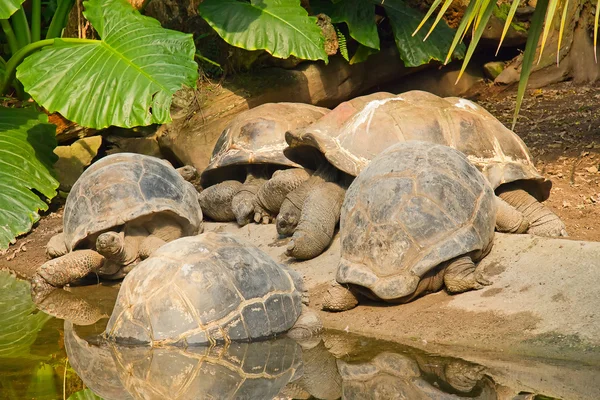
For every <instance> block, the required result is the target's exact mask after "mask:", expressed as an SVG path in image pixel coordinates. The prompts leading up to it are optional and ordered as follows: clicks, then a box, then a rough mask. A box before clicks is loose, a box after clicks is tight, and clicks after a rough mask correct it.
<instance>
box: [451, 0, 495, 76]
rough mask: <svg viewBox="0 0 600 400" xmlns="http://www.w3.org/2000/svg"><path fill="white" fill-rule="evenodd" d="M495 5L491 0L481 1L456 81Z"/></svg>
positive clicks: (469, 58)
mask: <svg viewBox="0 0 600 400" xmlns="http://www.w3.org/2000/svg"><path fill="white" fill-rule="evenodd" d="M495 7H496V2H495V1H492V0H487V3H482V5H481V8H480V10H479V11H480V12H479V18H478V20H477V21H476V23H475V32H474V33H473V37H472V38H471V43H469V48H468V49H467V54H466V55H465V59H464V61H463V63H462V66H461V68H460V72H459V74H458V78H457V79H456V82H457V83H458V81H459V80H460V78H461V77H462V74H463V73H464V72H465V69H466V68H467V65H468V64H469V61H471V57H472V56H473V53H474V52H475V48H476V47H477V43H479V39H481V36H482V35H483V31H484V30H485V27H486V25H487V23H488V21H489V20H490V17H491V16H492V12H493V11H494V8H495Z"/></svg>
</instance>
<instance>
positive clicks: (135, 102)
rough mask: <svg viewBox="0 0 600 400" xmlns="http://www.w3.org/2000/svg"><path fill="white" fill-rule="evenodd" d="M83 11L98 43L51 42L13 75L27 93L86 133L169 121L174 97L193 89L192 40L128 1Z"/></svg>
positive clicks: (103, 2) (102, 1) (104, 0)
mask: <svg viewBox="0 0 600 400" xmlns="http://www.w3.org/2000/svg"><path fill="white" fill-rule="evenodd" d="M83 4H84V6H85V12H84V15H85V17H86V18H87V19H88V20H89V21H90V22H91V24H92V26H93V27H94V28H95V29H96V31H97V32H98V34H99V35H100V37H101V38H102V40H84V39H56V40H55V43H54V45H52V46H48V47H45V48H44V49H42V50H41V51H39V52H37V53H34V54H33V55H31V56H29V57H27V58H26V59H25V61H24V62H23V63H22V64H21V65H20V66H19V67H18V68H17V78H18V79H19V80H20V81H21V82H22V83H23V86H24V87H25V90H26V91H27V92H28V93H29V94H30V95H31V96H32V97H33V98H34V99H35V100H36V101H37V102H38V103H39V104H41V105H42V106H44V107H45V108H46V109H47V110H48V111H50V112H55V111H58V112H59V113H60V114H62V115H63V116H64V117H65V118H67V119H69V120H71V121H74V122H76V123H78V124H80V125H83V126H87V127H91V128H96V129H101V128H105V127H107V126H110V125H115V126H121V127H127V128H128V127H133V126H144V125H150V124H154V123H165V122H169V121H170V120H171V117H170V113H169V109H170V105H171V97H172V95H173V93H175V92H176V91H177V90H179V89H180V88H181V87H182V86H183V85H187V86H192V87H194V86H195V85H196V80H197V77H198V68H197V64H196V63H195V62H194V54H195V46H194V41H193V38H192V35H188V34H183V33H181V32H176V31H171V30H168V29H163V28H162V27H161V26H160V23H159V22H158V21H157V20H155V19H153V18H150V17H145V16H142V15H141V14H140V13H139V12H138V11H136V10H134V9H133V7H132V6H131V5H130V4H129V3H128V2H127V1H126V0H90V1H85V2H84V3H83Z"/></svg>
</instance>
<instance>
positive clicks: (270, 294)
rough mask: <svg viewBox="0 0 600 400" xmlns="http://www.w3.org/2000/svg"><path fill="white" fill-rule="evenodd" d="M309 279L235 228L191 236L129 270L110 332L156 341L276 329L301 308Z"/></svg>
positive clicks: (211, 339) (250, 335)
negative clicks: (243, 237) (233, 231)
mask: <svg viewBox="0 0 600 400" xmlns="http://www.w3.org/2000/svg"><path fill="white" fill-rule="evenodd" d="M301 282H302V280H301V278H300V277H299V276H298V275H297V274H296V273H295V272H294V271H292V270H290V269H287V268H285V267H283V266H281V265H280V264H278V263H276V262H275V261H273V259H271V258H270V257H269V256H268V255H267V254H266V253H264V252H263V251H261V250H259V249H258V248H256V247H254V246H252V245H250V244H246V243H244V242H242V241H240V240H239V239H237V238H236V237H235V236H232V235H229V234H218V233H214V232H209V233H204V234H201V235H197V236H192V237H184V238H181V239H177V240H174V241H172V242H169V243H167V244H166V245H164V246H162V247H161V248H160V249H158V250H157V251H155V252H154V253H153V254H152V255H151V256H150V257H149V258H147V259H146V260H144V261H142V262H141V263H140V264H138V265H137V266H136V267H135V268H134V269H133V271H132V272H130V273H129V274H128V275H127V276H126V277H125V280H124V281H123V284H122V287H121V289H120V291H119V296H118V298H117V302H116V305H115V309H114V311H113V313H112V315H111V317H110V320H109V322H108V326H107V328H106V335H107V337H108V338H109V339H112V340H116V341H122V340H128V339H132V340H134V341H138V342H144V343H150V344H151V345H153V346H155V345H162V344H169V343H184V344H210V343H216V342H223V341H225V342H228V341H250V340H255V339H261V338H266V337H270V336H274V335H276V334H278V333H282V332H285V331H287V330H288V329H290V328H291V327H292V326H293V325H294V323H295V322H296V320H297V319H298V317H299V316H300V312H301V306H302V302H301V292H300V291H299V290H301V284H302V283H301Z"/></svg>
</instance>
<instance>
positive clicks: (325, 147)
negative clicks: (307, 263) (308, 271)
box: [278, 91, 567, 256]
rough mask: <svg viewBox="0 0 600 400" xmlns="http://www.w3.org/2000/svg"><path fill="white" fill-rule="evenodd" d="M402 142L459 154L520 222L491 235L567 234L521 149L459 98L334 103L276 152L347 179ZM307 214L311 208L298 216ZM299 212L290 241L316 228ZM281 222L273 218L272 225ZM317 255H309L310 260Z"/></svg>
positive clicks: (419, 95)
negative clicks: (317, 162) (308, 158)
mask: <svg viewBox="0 0 600 400" xmlns="http://www.w3.org/2000/svg"><path fill="white" fill-rule="evenodd" d="M408 140H422V141H428V142H432V143H438V144H443V145H446V146H450V147H453V148H456V149H457V150H459V151H461V152H462V153H464V154H465V155H466V156H467V157H468V159H469V161H470V162H471V163H473V165H475V166H476V167H477V168H478V169H479V170H480V171H481V172H482V173H483V174H484V176H485V177H486V178H487V180H488V181H489V182H490V184H491V185H492V187H493V188H494V189H495V190H496V192H497V194H498V195H499V196H500V197H501V198H502V199H503V200H504V201H505V202H508V203H509V204H510V205H511V206H512V207H514V208H516V210H514V211H513V212H514V213H515V215H514V216H513V217H512V218H513V219H518V218H519V216H518V215H517V214H520V218H521V220H522V221H521V222H520V223H519V222H514V221H513V222H512V223H511V224H510V225H509V226H500V227H499V230H502V231H507V232H516V233H523V232H525V231H527V232H528V233H532V234H538V235H543V236H566V235H567V233H566V230H565V226H564V224H563V223H562V221H560V219H559V218H558V217H557V216H556V215H555V214H554V213H552V212H551V211H550V210H549V209H547V208H546V207H545V206H544V205H542V204H541V202H542V201H544V200H546V199H547V198H548V196H549V195H550V189H551V186H552V183H551V182H550V181H549V180H547V179H545V178H544V177H543V176H541V175H540V174H539V172H538V171H537V170H536V168H535V166H534V164H533V161H532V158H531V155H530V154H529V150H528V149H527V147H526V145H525V144H524V143H523V141H522V140H521V139H520V138H519V137H518V136H517V135H516V134H515V133H514V132H512V131H511V130H509V129H507V128H506V127H505V126H504V125H502V123H500V121H498V120H497V119H496V118H494V117H493V116H492V115H491V114H490V113H489V112H487V111H486V110H485V109H484V108H482V107H480V106H479V105H477V104H475V103H473V102H471V101H469V100H466V99H460V98H456V97H448V98H441V97H438V96H435V95H433V94H431V93H427V92H423V91H409V92H406V93H402V94H400V95H397V96H396V95H393V94H391V93H386V92H378V93H374V94H371V95H368V96H361V97H357V98H354V99H352V100H350V101H347V102H344V103H341V104H340V105H339V106H338V107H336V108H335V109H333V110H332V111H331V112H330V113H329V114H327V115H325V116H324V117H323V118H321V119H320V120H319V121H317V122H315V123H314V124H312V125H310V126H308V127H306V128H303V129H296V130H295V131H290V132H288V133H286V141H287V142H288V144H289V147H288V148H287V149H286V150H284V154H286V156H287V157H288V158H290V159H291V160H293V161H296V162H299V163H301V164H303V165H305V164H306V163H305V162H303V159H302V154H303V153H305V152H315V151H317V152H318V153H320V154H322V155H323V157H324V159H325V160H326V163H327V164H329V165H331V166H333V167H335V169H336V170H338V173H341V174H342V175H343V176H345V177H346V178H348V177H349V178H350V179H351V178H352V177H356V176H357V175H358V174H359V173H360V171H362V169H363V168H365V167H366V166H367V165H368V163H369V162H370V161H371V160H372V159H373V157H375V156H376V155H378V154H379V153H381V152H382V151H383V150H385V149H386V148H388V147H389V146H391V145H393V144H395V143H399V142H404V141H408ZM313 168H314V166H313ZM293 194H294V192H292V193H291V194H290V195H293ZM338 203H339V202H338ZM307 205H308V202H307ZM504 206H506V204H504ZM335 207H337V204H335ZM312 208H315V206H314V205H313V206H312ZM317 208H333V207H331V206H330V205H320V206H319V207H317ZM516 211H518V213H517V212H516ZM310 212H313V210H312V209H311V210H309V211H308V212H307V213H306V214H310ZM304 214H305V213H302V217H301V218H302V219H304V220H309V221H310V223H307V224H306V227H305V229H304V232H299V233H298V234H297V235H295V236H297V237H295V238H293V239H294V240H296V241H297V240H306V238H305V237H306V236H307V235H308V236H311V235H313V234H314V233H313V232H314V228H313V226H314V225H315V224H318V221H316V220H315V219H314V218H311V217H310V215H306V216H304ZM282 218H283V216H282V215H280V218H278V224H279V223H280V219H282ZM332 220H335V218H333V219H332ZM281 223H283V224H285V221H283V222H281ZM291 246H292V247H293V245H291ZM320 247H323V246H322V245H321V246H320ZM320 251H322V249H321V248H319V249H317V250H315V251H314V253H316V254H314V255H317V254H319V253H320ZM292 255H294V254H292ZM314 255H313V256H314Z"/></svg>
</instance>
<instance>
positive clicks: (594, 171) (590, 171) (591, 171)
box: [587, 165, 598, 174]
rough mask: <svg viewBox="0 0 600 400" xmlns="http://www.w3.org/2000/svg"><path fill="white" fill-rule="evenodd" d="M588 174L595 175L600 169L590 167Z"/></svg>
mask: <svg viewBox="0 0 600 400" xmlns="http://www.w3.org/2000/svg"><path fill="white" fill-rule="evenodd" d="M587 172H589V173H591V174H595V173H596V172H598V167H597V166H595V165H594V166H593V167H589V168H588V169H587Z"/></svg>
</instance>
